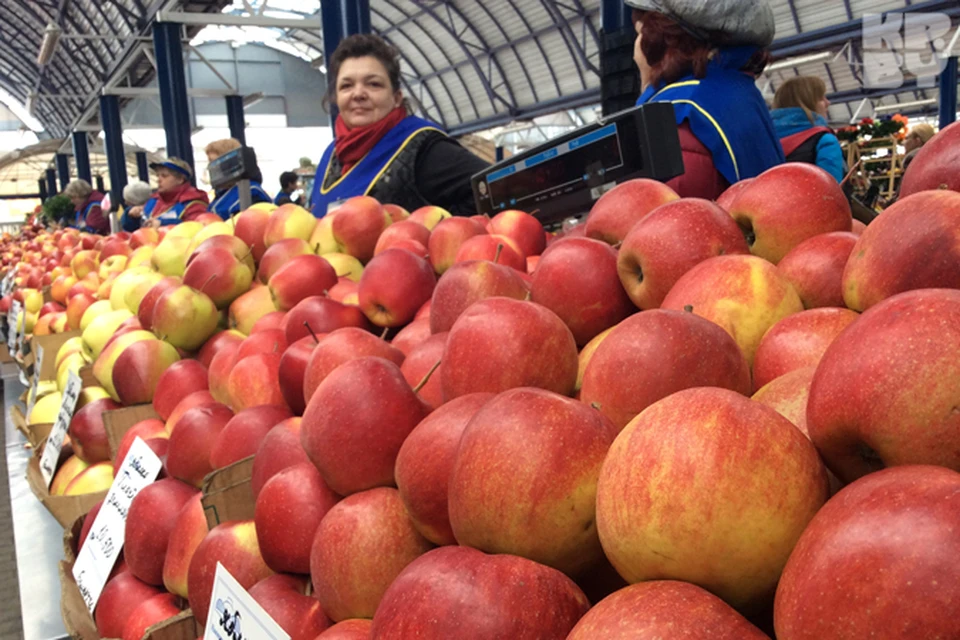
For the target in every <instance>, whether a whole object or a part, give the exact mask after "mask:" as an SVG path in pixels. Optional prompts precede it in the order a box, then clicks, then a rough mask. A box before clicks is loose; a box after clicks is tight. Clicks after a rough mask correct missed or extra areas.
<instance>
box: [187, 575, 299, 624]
mask: <svg viewBox="0 0 960 640" xmlns="http://www.w3.org/2000/svg"><path fill="white" fill-rule="evenodd" d="M203 640H290V636H289V635H287V634H286V633H285V632H284V630H283V629H281V628H280V625H278V624H277V623H276V621H274V619H273V618H271V617H270V616H269V615H267V612H266V611H264V610H263V607H261V606H260V605H259V604H257V601H256V600H254V599H253V598H252V597H251V596H250V594H249V593H247V591H246V589H244V588H243V587H242V586H241V585H240V583H239V582H237V581H236V579H234V577H233V576H232V575H230V572H229V571H227V570H226V569H225V568H224V567H223V565H222V564H220V563H219V562H218V563H217V572H216V574H215V575H214V577H213V592H212V594H211V595H210V610H209V611H208V612H207V627H206V629H205V630H204V633H203Z"/></svg>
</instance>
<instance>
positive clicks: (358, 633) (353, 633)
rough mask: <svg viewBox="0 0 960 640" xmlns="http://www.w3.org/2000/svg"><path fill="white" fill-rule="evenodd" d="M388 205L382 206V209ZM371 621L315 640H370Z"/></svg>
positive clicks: (357, 621) (350, 623) (354, 621)
mask: <svg viewBox="0 0 960 640" xmlns="http://www.w3.org/2000/svg"><path fill="white" fill-rule="evenodd" d="M389 206H390V205H384V208H386V207H389ZM372 625H373V621H372V620H367V619H366V618H351V619H349V620H344V621H343V622H338V623H337V624H335V625H333V626H332V627H330V628H329V629H327V630H326V631H324V632H323V633H321V634H320V635H318V636H317V637H316V640H370V627H371V626H372Z"/></svg>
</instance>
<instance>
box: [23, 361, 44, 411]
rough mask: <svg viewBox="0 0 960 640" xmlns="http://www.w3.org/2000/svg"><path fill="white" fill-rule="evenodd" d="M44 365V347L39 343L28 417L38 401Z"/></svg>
mask: <svg viewBox="0 0 960 640" xmlns="http://www.w3.org/2000/svg"><path fill="white" fill-rule="evenodd" d="M42 367H43V347H41V346H40V345H39V344H38V345H37V360H36V362H34V363H33V382H32V383H31V384H30V396H29V397H28V399H27V417H28V418H29V417H30V414H31V413H33V405H35V404H36V402H37V387H38V386H39V385H40V369H41V368H42Z"/></svg>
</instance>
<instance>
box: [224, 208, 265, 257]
mask: <svg viewBox="0 0 960 640" xmlns="http://www.w3.org/2000/svg"><path fill="white" fill-rule="evenodd" d="M269 219H270V212H269V211H264V210H263V209H255V208H253V207H251V208H249V209H246V210H244V211H243V212H242V213H240V215H238V216H237V218H236V224H235V225H234V230H233V232H234V235H236V237H238V238H240V239H241V240H243V241H244V242H245V243H246V244H247V245H248V246H249V247H250V248H251V250H252V251H253V259H254V260H256V261H257V262H258V263H259V262H260V259H261V258H263V254H264V252H265V251H266V250H267V246H266V244H265V243H264V241H263V235H264V233H265V232H266V230H267V221H268V220H269Z"/></svg>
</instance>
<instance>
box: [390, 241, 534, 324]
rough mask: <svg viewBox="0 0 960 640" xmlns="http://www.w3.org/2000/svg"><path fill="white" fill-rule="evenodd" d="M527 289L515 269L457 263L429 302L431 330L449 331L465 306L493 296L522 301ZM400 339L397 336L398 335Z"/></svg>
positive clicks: (478, 262) (484, 262) (485, 263)
mask: <svg viewBox="0 0 960 640" xmlns="http://www.w3.org/2000/svg"><path fill="white" fill-rule="evenodd" d="M529 293H530V290H529V288H528V287H527V285H526V283H525V282H524V281H523V279H521V277H520V275H519V274H518V273H517V272H516V270H515V269H511V268H509V267H505V266H503V265H499V264H493V263H492V262H489V261H487V260H471V261H468V262H460V263H457V264H455V265H453V266H452V267H450V268H449V269H448V270H447V271H446V272H445V273H444V274H443V275H442V276H441V277H440V279H439V280H438V281H437V286H436V288H435V289H434V290H433V297H432V298H431V302H430V330H431V331H432V332H433V333H442V332H444V331H450V329H451V328H453V323H454V322H456V320H457V318H459V317H460V314H462V313H463V312H464V311H465V310H466V309H467V307H469V306H470V305H472V304H473V303H475V302H479V301H480V300H483V299H484V298H492V297H494V296H500V297H506V298H513V299H515V300H524V299H526V298H527V296H528V295H529ZM398 337H399V336H398Z"/></svg>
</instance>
